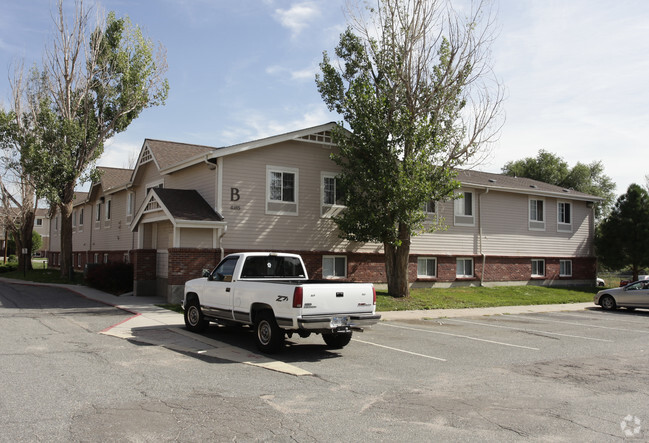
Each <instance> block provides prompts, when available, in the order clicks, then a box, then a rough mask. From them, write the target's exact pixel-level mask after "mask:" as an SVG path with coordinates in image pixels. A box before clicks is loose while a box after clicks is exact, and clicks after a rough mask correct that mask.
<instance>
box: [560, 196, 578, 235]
mask: <svg viewBox="0 0 649 443" xmlns="http://www.w3.org/2000/svg"><path fill="white" fill-rule="evenodd" d="M562 204H563V205H570V223H564V222H562V221H559V216H560V212H559V206H560V205H562ZM574 209H575V205H573V204H572V202H569V201H566V200H559V201H557V232H572V219H573V218H574ZM562 227H563V229H561V228H562Z"/></svg>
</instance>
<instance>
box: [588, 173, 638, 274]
mask: <svg viewBox="0 0 649 443" xmlns="http://www.w3.org/2000/svg"><path fill="white" fill-rule="evenodd" d="M595 247H596V250H597V256H598V258H599V260H600V261H601V263H602V264H603V265H604V266H607V267H609V268H611V269H623V268H625V267H627V266H630V267H631V271H632V273H633V278H634V279H635V278H637V277H638V273H639V271H640V269H642V268H645V267H649V193H648V192H647V190H646V189H644V188H642V187H641V186H638V185H636V184H632V185H630V186H629V188H628V190H627V192H626V194H623V195H621V196H620V197H619V198H618V199H617V202H616V203H615V206H614V207H613V209H612V211H611V213H610V214H609V216H608V217H607V218H606V219H605V220H603V221H602V222H601V223H600V224H599V225H598V227H597V232H596V236H595Z"/></svg>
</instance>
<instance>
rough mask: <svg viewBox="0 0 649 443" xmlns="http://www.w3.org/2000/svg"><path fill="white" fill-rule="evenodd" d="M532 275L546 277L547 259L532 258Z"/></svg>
mask: <svg viewBox="0 0 649 443" xmlns="http://www.w3.org/2000/svg"><path fill="white" fill-rule="evenodd" d="M532 277H545V260H543V259H542V258H535V259H532Z"/></svg>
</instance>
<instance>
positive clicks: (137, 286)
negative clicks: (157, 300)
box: [132, 249, 156, 296]
mask: <svg viewBox="0 0 649 443" xmlns="http://www.w3.org/2000/svg"><path fill="white" fill-rule="evenodd" d="M132 257H133V280H134V281H133V295H140V296H154V295H156V250H155V249H136V250H135V251H133V255H132Z"/></svg>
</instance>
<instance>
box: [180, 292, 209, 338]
mask: <svg viewBox="0 0 649 443" xmlns="http://www.w3.org/2000/svg"><path fill="white" fill-rule="evenodd" d="M184 317H185V327H186V328H187V329H188V330H190V331H192V332H204V331H205V329H207V327H208V326H209V324H210V322H209V321H208V320H205V317H204V316H203V311H201V306H200V304H199V303H198V299H195V298H194V299H192V300H190V301H189V302H187V306H186V307H185V314H184Z"/></svg>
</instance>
